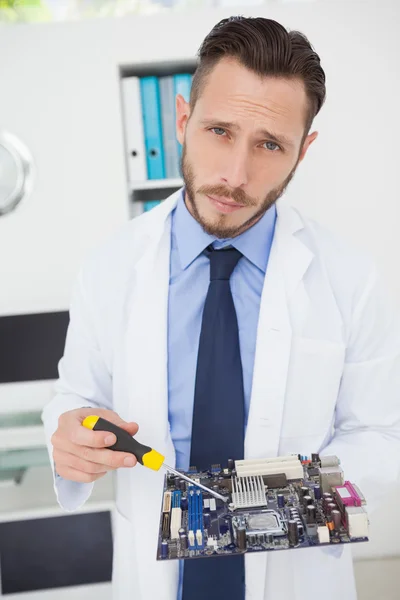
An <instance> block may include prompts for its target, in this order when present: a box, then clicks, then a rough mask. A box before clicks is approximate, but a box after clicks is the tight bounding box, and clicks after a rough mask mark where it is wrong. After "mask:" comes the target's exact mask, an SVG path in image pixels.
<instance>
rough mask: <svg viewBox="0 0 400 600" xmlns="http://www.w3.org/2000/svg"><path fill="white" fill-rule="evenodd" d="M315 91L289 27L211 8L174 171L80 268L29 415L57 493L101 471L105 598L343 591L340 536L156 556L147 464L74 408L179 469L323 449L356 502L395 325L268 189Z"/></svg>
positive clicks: (385, 432)
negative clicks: (109, 559) (224, 555)
mask: <svg viewBox="0 0 400 600" xmlns="http://www.w3.org/2000/svg"><path fill="white" fill-rule="evenodd" d="M324 98H325V75H324V72H323V70H322V68H321V65H320V60H319V57H318V55H317V54H316V53H315V52H314V50H313V49H312V48H311V46H310V44H309V42H308V40H307V39H306V38H305V37H304V36H303V35H302V34H300V33H298V32H291V33H288V32H287V31H286V30H285V28H284V27H282V26H281V25H280V24H278V23H276V22H274V21H271V20H268V19H263V18H255V19H251V18H243V17H233V18H230V19H224V20H223V21H221V22H220V23H218V24H217V25H216V26H215V27H214V28H213V30H212V31H211V32H210V34H209V35H208V36H207V37H206V39H205V40H204V42H203V44H202V47H201V48H200V62H199V66H198V69H197V71H196V74H195V76H194V79H193V84H192V92H191V98H190V102H189V103H186V102H185V101H184V100H183V98H182V97H181V96H178V97H177V103H176V108H177V135H178V139H179V141H180V142H181V143H182V144H183V155H182V173H183V179H184V184H185V185H184V187H183V188H182V190H179V191H178V192H177V193H175V194H173V195H172V196H171V197H170V198H168V199H167V200H166V201H165V202H164V203H163V204H161V205H160V206H159V207H157V208H156V209H153V210H152V211H151V212H149V213H146V214H145V215H143V216H141V217H139V218H137V219H134V220H132V221H131V222H130V223H129V224H127V226H126V227H124V228H123V230H122V231H121V232H118V234H117V235H115V236H114V237H113V238H112V239H111V240H110V241H108V242H107V243H105V244H104V245H102V247H101V248H99V249H98V250H96V251H95V252H94V253H93V255H92V256H91V257H90V258H89V259H88V260H87V262H86V263H85V265H84V267H83V268H82V270H81V273H80V275H79V279H78V282H77V286H76V289H75V292H74V296H73V301H72V304H71V322H70V326H69V330H68V335H67V340H66V347H65V353H64V357H63V359H62V360H61V362H60V378H59V381H58V383H57V396H56V397H55V398H54V399H53V401H52V402H51V403H50V404H49V405H48V406H47V407H46V408H45V410H44V413H43V421H44V424H45V428H46V432H47V436H48V445H49V451H50V453H51V456H52V458H53V459H54V463H55V471H56V482H55V489H56V492H57V495H58V500H59V502H60V504H61V506H63V507H64V508H65V509H66V510H74V509H76V508H78V507H79V506H81V505H82V504H83V503H84V502H85V501H86V499H87V498H88V497H89V495H90V493H91V490H92V488H93V482H94V481H95V480H97V479H98V478H99V477H102V476H103V475H104V474H105V473H106V472H107V471H109V470H114V469H117V477H116V483H117V490H116V506H117V514H116V532H115V536H116V537H115V546H114V573H113V580H114V594H115V595H114V597H115V598H117V599H118V600H125V599H128V598H135V599H137V600H139V599H140V600H147V599H149V600H153V598H162V599H165V600H175V599H176V598H177V594H179V595H180V594H182V595H183V598H184V600H187V599H188V598H189V599H193V600H196V599H197V598H204V597H207V598H209V599H216V598H224V599H225V598H229V599H230V600H239V599H240V600H243V599H244V597H246V598H247V599H249V598H252V599H256V600H273V599H274V600H275V598H278V597H281V598H293V599H296V600H305V599H306V598H307V599H308V598H309V595H310V583H311V582H313V585H315V587H316V588H317V589H319V590H321V592H322V591H323V596H324V598H326V599H329V600H333V599H336V598H337V597H340V598H342V600H353V599H354V598H356V592H355V585H354V578H353V572H352V563H351V553H350V547H349V546H346V547H343V546H341V547H340V549H339V550H340V551H339V552H335V553H334V552H333V550H335V551H336V550H338V549H337V548H334V549H332V550H331V549H330V548H328V549H321V548H315V549H310V550H307V551H304V552H300V551H295V552H275V553H267V552H265V553H257V554H253V555H246V557H245V560H243V557H234V558H233V557H231V558H229V559H225V560H222V559H218V558H216V559H207V560H203V561H200V560H197V561H193V560H192V561H186V563H185V565H184V566H183V565H182V564H181V565H180V566H179V564H178V562H177V561H166V562H160V561H156V559H155V556H156V541H157V534H158V526H159V511H160V505H161V498H162V487H163V477H164V474H163V473H162V472H161V471H160V472H157V473H154V472H153V471H150V470H148V469H145V468H143V467H141V466H138V467H137V468H134V469H132V468H131V467H132V466H134V464H135V460H134V459H133V457H132V456H129V455H127V454H124V453H119V452H113V451H111V450H109V449H108V448H107V446H109V445H111V444H112V443H113V442H114V438H113V436H110V435H108V434H104V433H102V432H93V431H89V430H87V429H85V428H84V427H82V425H81V423H82V420H83V419H84V418H85V417H86V416H87V415H89V414H98V415H101V416H104V417H105V418H108V419H109V420H111V421H113V422H115V423H117V424H120V425H121V426H122V427H124V428H125V429H126V430H127V431H129V432H130V434H131V435H135V434H136V433H137V430H138V425H139V426H140V432H139V434H138V439H139V440H140V441H141V442H143V443H144V444H148V445H150V446H152V447H154V448H155V449H157V450H158V451H159V452H161V453H163V454H164V455H165V457H166V459H165V461H166V463H167V464H170V465H172V466H174V465H175V466H176V467H178V468H182V469H187V468H188V466H189V464H196V466H199V465H203V463H205V464H208V463H209V462H210V461H212V462H221V463H222V464H223V463H224V462H225V461H226V460H227V458H228V457H232V458H235V459H237V458H243V456H245V457H246V458H254V457H269V456H277V455H282V454H288V453H301V454H306V455H309V454H310V453H311V452H320V454H325V455H326V454H336V455H337V456H339V458H340V459H341V461H342V466H343V468H344V471H345V474H346V476H347V477H348V478H350V479H353V480H354V481H356V482H357V483H358V484H359V485H360V487H361V489H362V490H363V491H364V493H365V495H366V496H367V499H368V507H369V511H371V510H372V509H373V508H374V506H376V505H377V503H378V502H379V495H378V492H379V494H381V495H383V494H384V493H385V491H386V489H388V487H389V486H390V485H391V484H393V482H394V481H395V480H396V478H397V476H398V471H399V456H400V452H399V449H400V433H399V422H400V408H399V402H398V390H399V388H400V354H399V339H400V337H399V328H398V325H397V323H395V321H394V318H393V317H392V312H391V310H390V307H389V306H388V304H387V301H386V298H385V294H384V293H383V290H382V284H381V283H380V282H379V279H378V277H377V274H376V269H375V267H374V265H372V264H371V263H370V261H369V260H368V259H366V258H364V257H363V256H362V255H361V254H360V253H359V252H357V251H356V250H355V249H353V248H350V247H349V246H348V245H347V244H345V243H344V242H342V241H340V240H338V239H337V237H336V236H334V235H332V234H331V233H330V232H328V231H326V230H325V229H323V228H322V227H320V226H319V225H317V224H316V223H314V222H312V221H310V220H309V219H306V218H304V217H302V216H301V215H300V214H299V213H298V211H297V210H296V209H295V208H292V207H290V206H286V207H285V206H284V205H282V204H281V203H280V202H278V199H279V198H280V196H281V195H282V193H283V191H284V190H285V188H286V186H287V184H288V183H289V181H290V180H291V178H292V177H293V175H294V173H295V170H296V168H297V166H298V164H299V163H300V162H301V161H302V160H303V158H304V157H305V155H306V152H307V150H308V148H309V146H310V144H311V143H312V142H313V141H314V140H315V139H316V137H317V133H316V132H314V133H311V134H310V133H309V131H310V127H311V124H312V122H313V119H314V117H315V115H316V114H317V113H318V111H319V110H320V108H321V106H322V104H323V102H324ZM344 217H345V216H344ZM222 248H224V249H222ZM84 407H88V408H84ZM244 582H245V585H244ZM178 589H179V592H178Z"/></svg>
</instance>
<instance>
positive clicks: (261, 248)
mask: <svg viewBox="0 0 400 600" xmlns="http://www.w3.org/2000/svg"><path fill="white" fill-rule="evenodd" d="M184 198H185V188H183V189H182V192H181V195H180V197H179V200H178V203H177V205H176V209H175V211H174V214H173V220H172V232H173V234H174V235H175V239H176V244H177V249H178V254H179V259H180V263H181V267H182V269H186V268H187V267H188V266H189V265H190V263H192V262H193V261H194V259H195V258H197V257H198V256H199V254H201V253H202V252H203V250H204V249H205V248H207V246H209V245H210V244H213V245H214V247H215V248H221V247H223V246H227V245H231V246H233V247H234V248H236V249H237V250H239V251H240V252H241V253H242V254H243V256H245V257H246V258H247V259H248V260H250V261H251V262H252V263H253V264H254V265H255V266H256V267H258V268H259V269H260V270H261V271H263V272H264V273H265V272H266V270H267V264H268V256H269V250H270V246H271V243H272V238H273V235H274V229H275V221H276V207H275V205H273V206H271V208H269V209H268V210H267V212H266V213H265V214H264V215H263V216H262V217H261V219H260V220H259V221H257V223H256V224H255V225H253V226H252V227H250V228H249V229H247V230H246V231H244V232H243V233H241V234H240V235H238V236H237V237H235V238H230V239H224V240H221V239H218V238H217V237H215V236H213V235H210V234H208V233H206V232H205V231H204V230H203V228H202V227H201V225H200V224H199V223H198V222H197V221H196V219H195V218H194V217H192V215H191V214H190V212H189V211H188V209H187V208H186V204H185V200H184Z"/></svg>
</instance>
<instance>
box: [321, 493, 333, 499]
mask: <svg viewBox="0 0 400 600" xmlns="http://www.w3.org/2000/svg"><path fill="white" fill-rule="evenodd" d="M331 497H332V494H331V493H330V492H324V493H323V494H322V498H323V499H324V500H325V498H331Z"/></svg>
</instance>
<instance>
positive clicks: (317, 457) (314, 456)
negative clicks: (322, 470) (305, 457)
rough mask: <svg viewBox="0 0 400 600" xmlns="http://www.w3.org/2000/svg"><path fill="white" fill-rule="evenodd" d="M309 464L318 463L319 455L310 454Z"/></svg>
mask: <svg viewBox="0 0 400 600" xmlns="http://www.w3.org/2000/svg"><path fill="white" fill-rule="evenodd" d="M311 462H313V463H318V462H319V454H311Z"/></svg>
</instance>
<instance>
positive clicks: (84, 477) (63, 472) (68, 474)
mask: <svg viewBox="0 0 400 600" xmlns="http://www.w3.org/2000/svg"><path fill="white" fill-rule="evenodd" d="M57 473H58V474H59V475H60V476H61V477H62V478H63V479H69V480H70V481H78V482H79V483H92V482H93V481H97V479H100V478H101V477H103V476H104V475H106V471H104V473H83V472H82V471H78V470H76V469H72V468H71V467H64V466H61V467H60V470H58V469H57Z"/></svg>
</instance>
